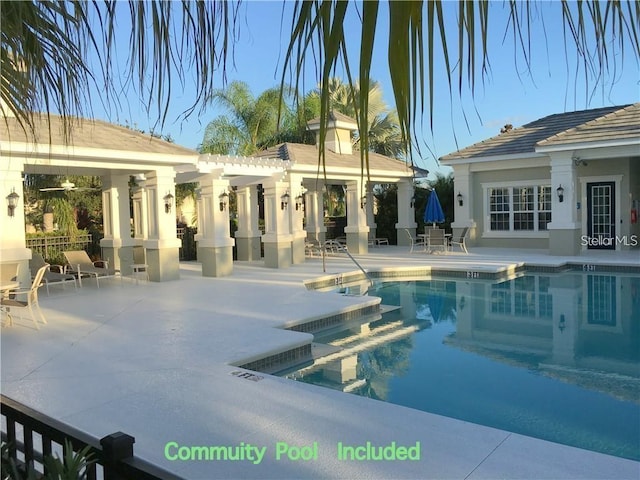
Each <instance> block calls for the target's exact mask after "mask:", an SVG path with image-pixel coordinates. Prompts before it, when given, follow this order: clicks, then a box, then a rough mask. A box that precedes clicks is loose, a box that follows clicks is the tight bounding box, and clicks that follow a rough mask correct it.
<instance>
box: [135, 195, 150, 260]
mask: <svg viewBox="0 0 640 480" xmlns="http://www.w3.org/2000/svg"><path fill="white" fill-rule="evenodd" d="M132 201H133V261H134V263H143V264H144V263H147V260H146V254H145V251H144V241H145V240H146V239H147V238H148V235H149V234H148V231H147V227H148V220H147V192H146V190H145V188H144V187H143V186H138V187H135V188H134V189H133V192H132Z"/></svg>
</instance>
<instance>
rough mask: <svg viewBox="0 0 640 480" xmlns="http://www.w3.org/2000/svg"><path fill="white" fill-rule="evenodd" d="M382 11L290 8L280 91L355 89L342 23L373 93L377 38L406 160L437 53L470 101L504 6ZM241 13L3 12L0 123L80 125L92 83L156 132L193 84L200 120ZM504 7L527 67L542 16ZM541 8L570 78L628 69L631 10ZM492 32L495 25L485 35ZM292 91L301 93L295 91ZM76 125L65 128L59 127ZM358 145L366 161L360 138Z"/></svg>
mask: <svg viewBox="0 0 640 480" xmlns="http://www.w3.org/2000/svg"><path fill="white" fill-rule="evenodd" d="M385 3H386V4H387V8H388V14H389V15H388V17H389V29H388V31H387V32H384V33H383V32H382V27H381V25H380V23H381V22H379V21H378V11H379V8H380V4H381V2H380V1H376V0H372V1H367V2H355V1H351V2H348V1H345V2H335V1H330V0H310V1H306V2H297V3H295V4H293V6H292V7H291V8H292V10H293V12H292V23H291V37H290V42H289V45H288V48H287V52H286V55H285V61H284V64H283V67H284V68H283V77H282V78H283V81H282V84H283V85H284V78H285V74H286V73H285V72H286V71H289V70H290V69H292V70H293V71H294V73H295V74H296V75H295V77H296V79H300V78H301V76H302V72H303V71H304V66H305V61H306V60H310V61H315V63H316V64H317V65H318V69H319V72H321V73H320V84H321V85H328V83H329V79H330V78H331V76H332V75H333V72H334V69H335V67H336V66H337V65H338V64H340V63H343V64H344V65H345V67H346V71H347V72H348V81H349V83H350V84H353V81H352V78H351V74H350V72H351V70H352V69H351V65H350V64H349V59H348V57H347V51H348V50H347V44H346V39H345V31H344V23H345V18H346V17H348V15H357V16H358V19H359V25H360V26H361V37H360V43H361V48H360V56H359V64H358V66H357V75H358V77H359V79H360V80H359V82H360V89H361V90H363V91H369V89H370V86H371V83H372V82H371V80H370V78H369V74H370V71H371V66H372V62H373V45H374V37H375V35H376V34H378V36H380V35H385V36H386V37H387V38H386V40H388V45H389V56H388V58H389V65H388V66H389V71H390V75H391V82H392V85H393V93H394V98H395V103H396V105H395V107H396V110H397V112H398V121H399V125H400V134H401V138H402V141H403V143H404V145H405V147H406V148H407V150H408V153H409V157H410V156H411V155H410V153H411V151H410V150H411V146H412V138H413V133H414V125H415V123H416V121H417V120H418V119H419V118H420V117H421V116H422V115H423V114H424V113H427V114H429V115H431V117H432V115H433V108H434V107H433V105H434V98H433V95H434V92H435V88H434V85H435V83H436V82H437V81H440V79H439V78H436V76H435V75H434V68H432V67H433V65H434V63H435V60H434V58H435V57H436V54H438V56H439V57H441V58H442V59H443V61H444V64H445V71H446V72H447V78H446V80H445V82H446V83H448V86H449V89H450V91H452V92H453V90H454V88H455V86H456V84H457V88H458V90H459V91H462V89H463V88H469V89H470V90H471V91H472V92H473V91H474V89H475V84H476V78H477V77H478V76H481V75H483V74H484V72H486V70H487V69H488V67H489V51H488V40H487V39H488V32H489V25H490V24H489V19H490V18H491V19H492V20H493V18H494V15H493V12H494V11H495V10H497V9H498V8H502V6H503V5H505V3H503V2H486V1H481V0H476V1H473V0H468V1H464V2H463V1H460V2H458V3H455V4H454V3H449V4H447V3H446V2H442V1H439V0H434V1H427V2H424V1H419V0H414V1H404V2H394V1H389V2H385ZM240 5H241V2H240V0H237V1H236V2H227V1H210V2H193V1H188V0H183V1H182V2H177V1H176V2H164V1H160V0H153V1H148V2H140V1H138V0H129V1H127V2H111V1H108V0H96V1H94V2H83V1H70V2H41V1H38V0H31V1H16V2H0V15H1V18H2V22H1V38H0V62H1V71H2V74H1V78H0V99H1V100H2V102H1V105H0V108H1V109H2V112H3V113H11V114H13V115H15V116H16V117H17V118H18V119H19V120H20V121H21V123H22V125H23V126H24V127H25V128H31V127H32V125H33V122H32V118H33V117H32V115H33V112H38V111H43V112H54V111H57V112H59V113H61V114H62V116H63V117H65V118H67V117H70V116H72V115H80V116H82V115H83V114H84V113H85V110H86V109H87V108H89V109H90V107H87V106H88V105H89V106H90V105H91V100H92V98H91V88H90V87H91V86H92V84H96V85H98V86H99V89H98V91H100V92H101V95H106V96H107V97H108V98H110V99H111V100H115V101H117V98H118V95H117V94H118V92H120V91H121V88H122V84H123V83H125V84H131V85H133V86H134V87H135V88H136V89H137V91H138V93H139V95H140V98H141V99H142V100H143V101H144V102H145V103H146V104H147V105H148V106H150V107H151V106H155V107H157V108H158V110H159V112H160V113H159V118H158V122H159V123H161V124H162V123H163V122H164V121H165V120H166V116H167V111H168V108H169V102H170V99H171V96H172V93H173V92H174V90H176V89H183V88H185V82H186V79H187V73H189V75H191V74H192V75H194V76H195V81H194V83H193V84H191V85H189V88H192V89H193V90H194V91H195V94H196V100H195V102H194V104H193V105H192V106H191V107H190V108H189V109H188V110H187V111H185V112H184V115H185V116H188V115H190V114H191V113H194V112H195V111H196V110H197V111H198V113H200V112H201V111H202V109H203V108H204V107H206V105H207V102H208V100H209V99H210V98H211V95H212V94H213V92H214V90H215V88H214V75H213V74H214V71H215V70H216V69H219V70H220V71H221V72H222V75H223V76H224V75H225V72H226V65H227V59H228V58H229V55H230V54H231V52H232V49H233V39H234V38H235V36H236V35H237V33H238V28H239V24H240V22H239V21H238V20H239V18H240V16H239V7H240ZM505 8H506V9H507V13H508V15H507V20H506V22H507V23H506V25H504V27H506V29H508V30H510V31H511V33H512V37H513V44H514V46H515V47H516V48H517V49H518V50H519V51H520V52H521V53H522V54H523V56H524V58H525V59H526V61H528V59H529V58H530V55H529V54H530V48H531V45H532V44H533V43H535V42H537V41H538V39H539V37H540V36H543V35H544V20H545V19H544V18H542V17H544V16H545V13H546V12H541V11H539V10H538V9H537V7H536V5H535V4H532V3H531V2H518V1H517V0H509V1H508V2H506V7H505ZM546 8H548V9H549V10H552V11H553V13H552V14H551V15H555V16H556V17H559V18H561V19H562V24H563V26H564V31H565V32H566V33H565V48H566V49H567V50H568V51H571V53H573V52H576V53H577V58H578V65H577V67H578V68H577V70H580V71H581V73H585V74H586V75H587V76H588V77H589V79H595V81H596V82H600V81H602V79H604V78H608V75H606V74H607V73H610V72H613V73H614V75H613V77H615V76H616V75H615V73H617V71H616V69H617V68H619V67H621V65H622V63H623V61H626V59H625V60H623V56H622V55H619V53H620V52H621V51H622V52H623V53H629V51H630V55H631V57H632V58H631V62H632V63H633V61H634V60H635V61H636V62H637V61H638V59H639V58H640V23H639V20H640V9H639V8H638V6H637V2H631V1H629V2H624V1H621V2H602V1H601V0H585V1H581V2H569V1H562V2H557V3H552V4H551V6H548V7H546ZM553 9H555V10H553ZM547 16H549V15H548V14H547ZM123 24H127V26H128V27H129V28H130V32H131V33H130V38H129V39H128V43H126V46H125V47H124V48H123V46H122V44H120V43H118V42H117V41H116V40H117V32H118V31H121V30H118V28H120V29H121V28H122V25H123ZM452 26H455V27H453V28H452ZM500 28H501V25H499V24H496V23H491V30H492V31H494V30H495V29H498V30H499V29H500ZM452 30H453V31H452ZM123 52H124V53H125V55H124V59H125V62H126V64H125V70H124V71H125V75H124V76H123V77H120V76H119V75H117V73H118V71H119V66H118V63H117V62H118V61H120V60H122V53H123ZM116 53H117V54H116ZM96 62H97V66H96V65H94V64H95V63H96ZM187 69H188V70H189V72H187ZM298 81H299V80H296V83H298ZM294 87H295V89H296V90H298V84H296V85H294ZM591 87H592V85H589V84H587V85H585V89H586V90H589V89H590V88H591ZM425 105H426V106H425ZM369 107H370V105H369V97H368V96H366V95H361V96H360V98H359V102H358V105H357V108H356V113H357V115H356V117H357V119H358V122H359V124H361V125H363V124H366V123H367V120H368V118H369ZM329 111H330V102H329V93H328V90H327V88H322V90H321V95H320V118H321V120H322V121H321V129H320V140H321V141H320V144H321V145H322V144H323V141H324V138H325V135H326V129H325V125H326V121H327V119H328V114H329ZM72 123H73V121H72V119H71V118H68V121H67V125H68V126H71V125H72ZM160 126H161V127H162V125H160ZM360 142H361V144H362V147H361V152H363V153H362V154H363V156H364V157H366V156H367V152H368V151H369V135H368V132H367V131H366V130H363V132H362V134H361V139H360ZM366 164H367V165H368V162H366Z"/></svg>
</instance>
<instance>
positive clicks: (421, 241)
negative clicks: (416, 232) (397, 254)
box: [404, 228, 427, 253]
mask: <svg viewBox="0 0 640 480" xmlns="http://www.w3.org/2000/svg"><path fill="white" fill-rule="evenodd" d="M404 231H405V232H407V237H409V241H410V242H411V248H410V249H409V253H413V249H414V248H415V247H422V250H421V251H423V252H424V251H426V245H427V244H426V243H425V238H424V237H418V238H413V235H411V232H410V231H409V229H408V228H405V229H404Z"/></svg>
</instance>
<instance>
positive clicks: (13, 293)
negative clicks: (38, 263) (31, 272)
mask: <svg viewBox="0 0 640 480" xmlns="http://www.w3.org/2000/svg"><path fill="white" fill-rule="evenodd" d="M48 268H49V264H45V265H44V266H43V267H40V268H39V269H38V271H37V272H36V274H35V276H34V277H33V283H32V284H31V288H29V289H20V288H16V289H14V290H10V291H9V292H7V293H5V295H4V296H3V297H2V298H0V307H1V308H2V310H4V311H5V313H6V314H7V320H8V322H7V325H13V317H12V316H11V309H12V308H28V309H29V313H30V314H31V319H32V320H33V324H34V325H35V326H36V330H39V329H40V327H39V326H38V320H37V319H36V316H35V315H34V313H33V307H34V306H35V307H36V310H37V311H38V314H39V315H40V320H41V322H42V323H43V324H46V323H47V319H46V318H44V315H43V313H42V310H40V305H39V304H38V288H40V286H41V285H42V278H43V277H44V274H45V272H46V271H47V269H48ZM19 295H26V300H18V299H17V298H16V297H17V296H19ZM20 317H21V318H22V315H20Z"/></svg>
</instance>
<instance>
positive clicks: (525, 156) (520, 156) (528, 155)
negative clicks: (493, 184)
mask: <svg viewBox="0 0 640 480" xmlns="http://www.w3.org/2000/svg"><path fill="white" fill-rule="evenodd" d="M538 158H549V157H548V155H545V154H543V153H538V152H524V153H516V154H513V153H507V154H504V155H494V156H491V157H455V158H447V159H443V158H442V157H440V159H439V160H440V162H441V163H443V164H444V165H448V164H452V165H453V164H461V163H484V162H496V161H497V162H500V161H512V160H531V159H538ZM537 166H539V165H531V167H537Z"/></svg>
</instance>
